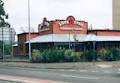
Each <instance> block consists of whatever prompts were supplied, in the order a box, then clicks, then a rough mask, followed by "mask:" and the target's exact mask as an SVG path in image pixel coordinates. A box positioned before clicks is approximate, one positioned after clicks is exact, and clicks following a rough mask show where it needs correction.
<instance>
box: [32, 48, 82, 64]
mask: <svg viewBox="0 0 120 83" xmlns="http://www.w3.org/2000/svg"><path fill="white" fill-rule="evenodd" d="M77 61H80V56H79V55H76V54H75V52H74V51H73V50H71V49H68V50H66V49H58V48H57V49H47V50H44V51H39V50H33V52H32V59H31V62H44V63H52V62H77Z"/></svg>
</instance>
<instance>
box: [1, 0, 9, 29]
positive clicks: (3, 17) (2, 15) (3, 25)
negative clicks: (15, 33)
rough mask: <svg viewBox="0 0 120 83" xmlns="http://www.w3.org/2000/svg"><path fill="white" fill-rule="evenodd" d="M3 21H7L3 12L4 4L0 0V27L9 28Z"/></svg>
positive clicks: (6, 15)
mask: <svg viewBox="0 0 120 83" xmlns="http://www.w3.org/2000/svg"><path fill="white" fill-rule="evenodd" d="M5 19H8V14H6V12H5V10H4V2H3V1H2V0H0V27H5V26H8V27H10V24H9V23H8V22H6V21H5Z"/></svg>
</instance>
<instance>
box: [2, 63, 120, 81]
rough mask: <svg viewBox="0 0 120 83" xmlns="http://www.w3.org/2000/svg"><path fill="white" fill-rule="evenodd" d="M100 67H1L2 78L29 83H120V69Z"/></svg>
mask: <svg viewBox="0 0 120 83" xmlns="http://www.w3.org/2000/svg"><path fill="white" fill-rule="evenodd" d="M99 66H101V68H97V69H96V68H95V69H94V68H91V69H39V68H23V67H22V68H20V67H10V66H1V68H0V77H3V76H6V77H7V78H10V77H11V79H13V78H15V77H17V79H20V78H21V77H22V79H23V78H24V80H27V79H31V81H33V82H29V83H42V82H39V81H38V82H34V80H35V79H36V80H43V83H120V79H119V78H120V71H119V68H117V69H116V68H113V67H111V66H106V65H99ZM26 78H27V79H26ZM9 80H10V79H9ZM19 81H22V80H19ZM27 81H30V80H27ZM44 81H47V82H44ZM51 81H52V82H51ZM22 82H23V81H22ZM23 83H27V82H23Z"/></svg>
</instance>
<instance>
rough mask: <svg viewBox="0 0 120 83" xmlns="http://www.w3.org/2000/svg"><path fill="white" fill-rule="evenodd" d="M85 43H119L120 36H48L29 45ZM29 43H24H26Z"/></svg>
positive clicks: (34, 40)
mask: <svg viewBox="0 0 120 83" xmlns="http://www.w3.org/2000/svg"><path fill="white" fill-rule="evenodd" d="M87 41H120V36H96V35H92V34H89V35H83V34H48V35H43V36H38V37H36V38H33V39H31V40H30V42H31V43H42V42H44V43H47V42H87ZM28 42H29V41H27V42H25V43H28Z"/></svg>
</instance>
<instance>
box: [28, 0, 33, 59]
mask: <svg viewBox="0 0 120 83" xmlns="http://www.w3.org/2000/svg"><path fill="white" fill-rule="evenodd" d="M30 27H31V25H30V0H28V28H29V60H31V58H32V57H31V42H30V35H31V34H30Z"/></svg>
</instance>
